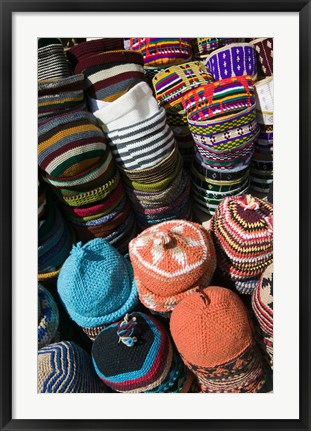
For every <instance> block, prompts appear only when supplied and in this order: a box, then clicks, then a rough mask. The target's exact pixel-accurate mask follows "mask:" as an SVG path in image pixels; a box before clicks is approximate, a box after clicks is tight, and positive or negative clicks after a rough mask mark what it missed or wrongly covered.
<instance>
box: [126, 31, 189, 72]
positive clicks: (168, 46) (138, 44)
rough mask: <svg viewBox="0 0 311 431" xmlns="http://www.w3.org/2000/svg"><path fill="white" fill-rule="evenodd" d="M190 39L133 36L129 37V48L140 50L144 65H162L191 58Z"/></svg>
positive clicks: (178, 62) (183, 61)
mask: <svg viewBox="0 0 311 431" xmlns="http://www.w3.org/2000/svg"><path fill="white" fill-rule="evenodd" d="M191 42H192V41H191V39H189V38H188V39H185V38H184V39H181V38H162V39H159V38H148V37H141V38H134V37H132V38H131V39H130V48H131V50H133V51H138V52H140V53H141V54H142V55H143V57H144V63H145V66H151V67H156V66H163V65H167V66H169V65H172V64H180V63H185V62H186V61H189V60H191V57H192V43H191Z"/></svg>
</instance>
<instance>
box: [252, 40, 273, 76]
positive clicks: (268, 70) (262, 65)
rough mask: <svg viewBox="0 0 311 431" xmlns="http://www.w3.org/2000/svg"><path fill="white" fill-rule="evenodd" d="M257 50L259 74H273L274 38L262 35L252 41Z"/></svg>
mask: <svg viewBox="0 0 311 431" xmlns="http://www.w3.org/2000/svg"><path fill="white" fill-rule="evenodd" d="M250 44H251V45H253V46H254V47H255V49H256V52H257V59H258V66H259V67H258V69H259V70H258V75H260V76H263V77H265V76H271V75H273V38H272V37H261V38H258V39H254V40H252V41H251V42H250Z"/></svg>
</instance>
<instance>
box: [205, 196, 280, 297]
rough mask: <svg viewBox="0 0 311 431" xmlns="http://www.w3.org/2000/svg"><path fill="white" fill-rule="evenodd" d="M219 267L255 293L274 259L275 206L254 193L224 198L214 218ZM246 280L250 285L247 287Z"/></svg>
mask: <svg viewBox="0 0 311 431" xmlns="http://www.w3.org/2000/svg"><path fill="white" fill-rule="evenodd" d="M210 229H211V233H212V237H213V239H214V244H215V247H216V254H217V263H218V268H219V270H220V271H221V272H222V273H223V274H225V275H226V276H228V277H229V278H230V279H231V280H233V281H236V282H238V283H237V284H236V288H237V289H238V290H239V291H240V292H242V293H252V292H253V291H254V288H255V287H256V285H254V283H251V285H249V282H250V281H251V280H252V281H255V280H254V278H256V277H259V276H260V275H261V274H262V272H263V271H264V269H265V268H266V267H267V266H268V265H269V264H270V263H271V262H272V258H273V205H272V204H270V203H269V202H266V201H263V200H261V199H258V198H256V197H253V196H251V195H242V196H231V197H227V198H225V199H223V200H222V201H221V203H220V204H219V206H218V207H217V209H216V211H215V214H214V215H213V217H212V219H211V224H210ZM243 282H245V283H246V285H247V287H245V289H244V288H243Z"/></svg>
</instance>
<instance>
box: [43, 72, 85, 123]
mask: <svg viewBox="0 0 311 431" xmlns="http://www.w3.org/2000/svg"><path fill="white" fill-rule="evenodd" d="M83 81H84V76H83V75H82V74H79V75H72V76H68V77H66V78H62V79H46V80H44V81H38V118H39V122H41V121H42V120H44V119H47V118H50V117H53V116H55V115H59V114H62V113H66V112H67V111H77V110H79V111H83V110H86V105H85V101H84V90H83Z"/></svg>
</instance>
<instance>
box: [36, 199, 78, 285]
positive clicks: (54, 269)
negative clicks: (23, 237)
mask: <svg viewBox="0 0 311 431" xmlns="http://www.w3.org/2000/svg"><path fill="white" fill-rule="evenodd" d="M38 229H39V230H38V279H39V280H40V281H51V280H53V279H55V278H56V277H57V275H58V273H59V271H60V268H61V266H62V264H63V263H64V261H65V260H66V259H67V257H68V256H69V253H70V250H71V247H72V244H73V243H74V234H73V232H72V230H71V228H70V227H69V226H68V224H67V223H66V221H65V220H64V217H63V216H62V214H61V212H60V210H59V208H58V205H57V202H56V200H55V198H54V196H52V195H51V194H50V193H49V194H47V195H46V205H45V208H44V212H43V214H42V213H41V216H40V218H39V226H38Z"/></svg>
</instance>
